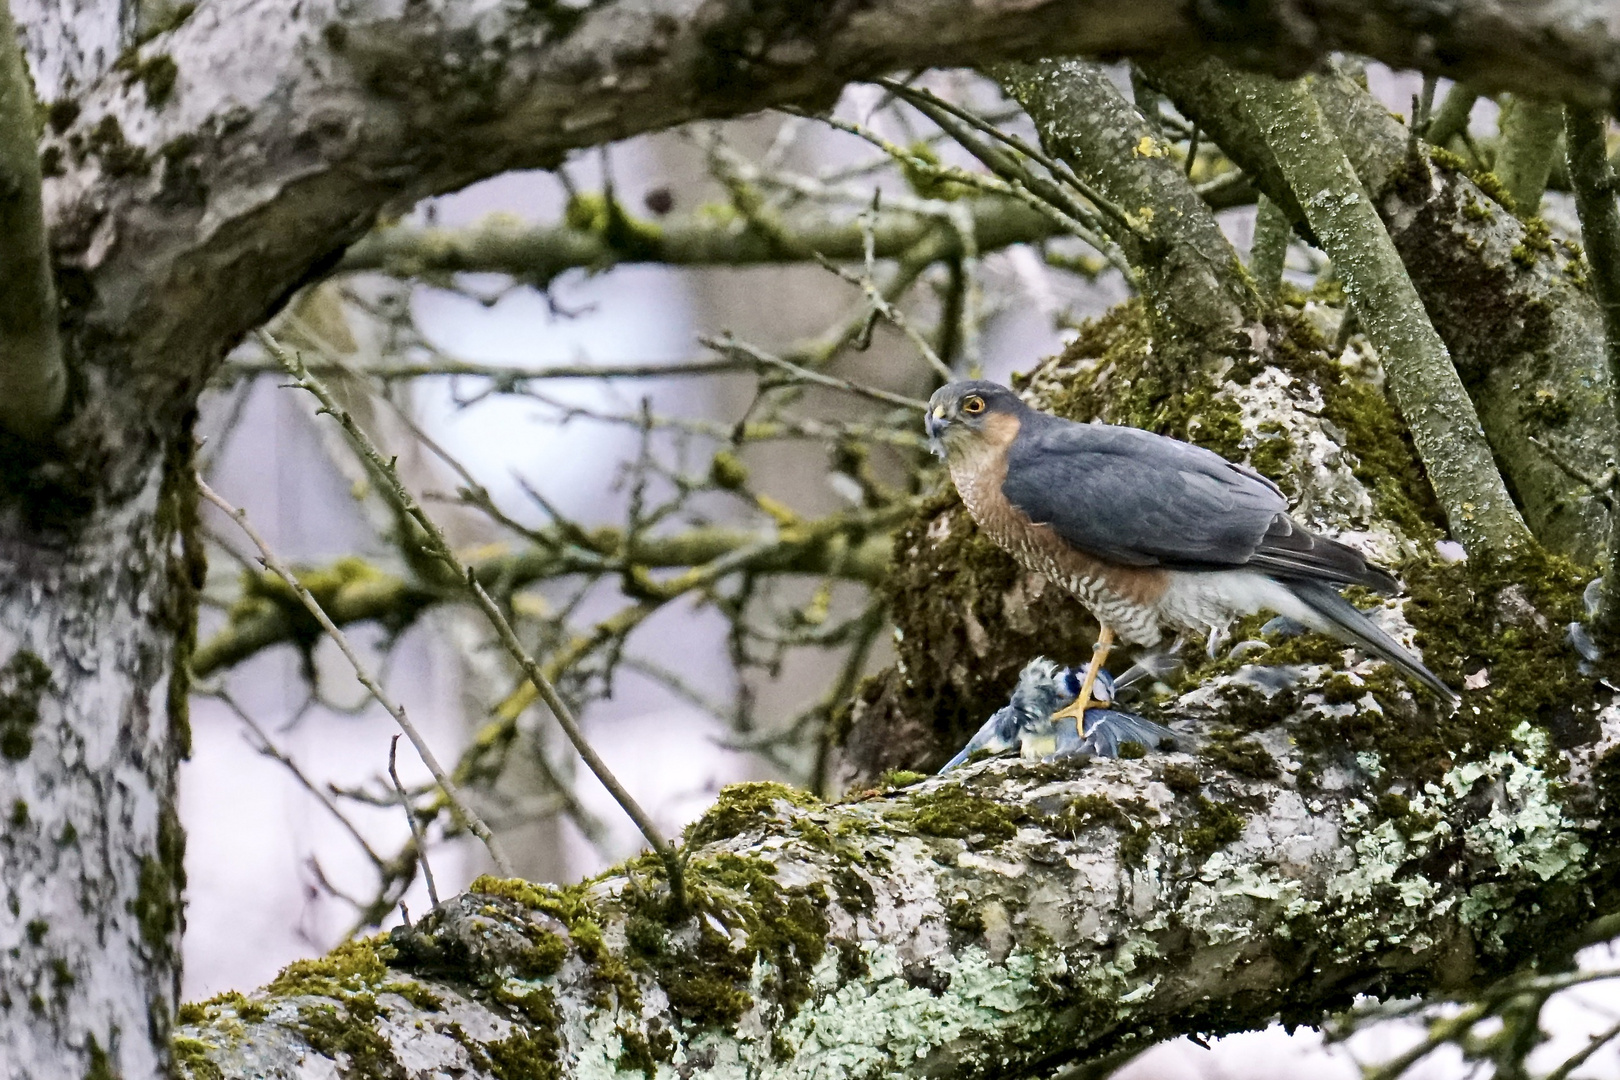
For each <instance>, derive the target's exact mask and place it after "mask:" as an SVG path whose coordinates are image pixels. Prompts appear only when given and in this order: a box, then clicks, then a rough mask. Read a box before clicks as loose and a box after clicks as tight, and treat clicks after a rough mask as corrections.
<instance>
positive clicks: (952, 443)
mask: <svg viewBox="0 0 1620 1080" xmlns="http://www.w3.org/2000/svg"><path fill="white" fill-rule="evenodd" d="M1028 411H1029V406H1028V405H1025V404H1024V403H1023V402H1022V401H1020V400H1019V398H1018V395H1017V394H1015V393H1013V392H1012V391H1011V390H1009V389H1007V388H1006V387H1005V386H1002V385H1001V384H1000V383H996V382H991V381H989V380H988V379H963V380H961V381H959V382H953V383H946V384H945V385H944V386H942V387H940V388H939V389H938V390H935V391H934V396H933V397H931V398H929V399H928V415H927V416H926V417H925V418H924V419H923V427H924V428H925V429H926V430H927V432H928V445H929V448H930V449H932V450H933V451H934V453H936V454H938V455H939V456H940V457H947V456H949V455H950V454H952V453H953V452H955V451H956V450H957V449H959V448H962V447H965V446H968V445H971V444H973V443H976V442H979V441H981V440H982V439H984V438H985V437H986V436H987V435H990V434H991V433H992V432H995V431H996V430H997V428H998V427H999V426H1001V425H1005V424H1006V423H1008V421H1009V420H1010V421H1012V422H1013V423H1015V424H1016V423H1017V421H1018V420H1019V418H1020V417H1021V416H1022V414H1023V413H1025V412H1028ZM1013 430H1014V431H1016V430H1017V428H1016V427H1014V429H1013ZM998 441H999V440H998Z"/></svg>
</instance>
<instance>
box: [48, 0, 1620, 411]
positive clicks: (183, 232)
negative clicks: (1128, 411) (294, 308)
mask: <svg viewBox="0 0 1620 1080" xmlns="http://www.w3.org/2000/svg"><path fill="white" fill-rule="evenodd" d="M30 10H33V9H30ZM771 10H773V11H774V10H775V9H771ZM1605 10H1606V9H1605V8H1604V7H1603V6H1602V5H1600V4H1596V3H1587V4H1577V5H1567V4H1553V3H1550V2H1545V3H1528V4H1520V5H1516V6H1515V7H1514V9H1513V13H1512V17H1511V18H1509V17H1506V16H1503V15H1502V14H1500V12H1499V11H1498V9H1497V8H1495V7H1494V6H1488V5H1482V6H1481V8H1480V9H1479V10H1478V11H1477V12H1475V11H1473V10H1472V9H1471V8H1469V7H1467V6H1463V7H1460V8H1456V9H1454V10H1453V9H1448V10H1447V12H1446V13H1445V15H1444V17H1440V16H1437V15H1433V14H1432V9H1431V8H1430V7H1429V6H1427V5H1423V4H1418V3H1415V2H1412V3H1395V4H1385V5H1380V6H1379V8H1378V9H1377V11H1376V12H1373V13H1369V12H1368V11H1366V10H1365V8H1364V5H1361V4H1359V3H1358V4H1351V3H1348V2H1340V3H1330V4H1320V3H1317V4H1310V5H1306V4H1303V3H1282V4H1272V5H1265V6H1262V7H1256V8H1253V9H1252V10H1251V9H1244V11H1243V12H1242V13H1235V12H1234V11H1231V10H1228V9H1226V8H1221V9H1219V14H1218V15H1210V14H1204V11H1205V9H1203V8H1200V7H1197V6H1193V7H1188V6H1186V5H1184V4H1179V3H1177V4H1170V3H1159V4H1155V3H1150V4H1148V5H1147V6H1146V7H1145V8H1144V6H1143V5H1142V4H1141V3H1132V4H1120V3H1107V4H1089V3H1075V2H1046V3H1037V4H1029V3H1027V2H1024V0H991V2H985V0H885V2H882V3H876V4H865V5H846V4H824V5H815V6H813V7H811V8H806V9H804V11H803V12H802V13H800V14H797V15H795V16H794V17H792V18H786V17H780V18H778V17H767V16H766V15H762V14H760V13H758V12H757V11H756V10H755V9H754V7H753V6H751V5H747V4H741V3H736V2H733V0H660V2H658V3H655V4H651V5H635V4H631V3H628V2H626V0H613V2H607V3H599V4H593V5H590V6H588V7H585V8H582V9H575V8H572V7H567V6H553V5H541V6H538V7H536V6H532V5H529V6H523V5H509V6H499V7H491V6H490V5H487V4H483V3H477V2H473V0H439V2H437V3H422V4H410V5H406V6H404V7H403V8H400V7H399V6H397V5H394V4H390V3H384V2H382V0H364V2H361V3H342V4H340V3H338V2H337V0H308V2H306V3H302V4H299V5H295V6H293V7H292V8H288V6H287V5H285V4H284V3H281V2H279V0H211V2H209V3H206V4H204V5H202V6H200V7H199V8H198V9H197V10H196V12H195V14H192V15H191V16H190V17H189V18H187V19H185V20H184V21H183V22H182V23H180V25H179V26H178V27H176V28H175V29H174V30H172V31H170V32H168V33H166V34H162V35H159V36H158V37H157V38H155V39H154V40H152V41H150V42H148V43H147V44H145V45H143V46H141V47H140V48H139V49H138V50H137V51H136V52H133V53H130V54H128V55H127V57H126V58H125V59H126V61H127V62H125V63H123V64H122V65H121V67H120V70H117V71H113V72H109V73H107V74H105V75H104V76H102V78H101V79H100V81H99V82H97V83H96V84H95V85H94V87H93V88H92V89H91V90H90V91H89V92H88V93H85V94H83V95H82V96H80V97H77V98H76V99H75V101H74V102H73V106H74V108H75V109H76V111H77V117H76V118H75V117H74V116H73V112H74V109H69V108H63V109H59V110H55V111H54V112H53V117H54V119H55V121H56V127H59V128H60V130H59V131H57V130H53V132H52V133H51V134H50V136H49V137H48V139H47V145H46V148H45V152H46V153H47V154H48V155H49V157H50V165H51V169H50V170H49V171H50V172H51V173H53V174H55V175H53V176H51V177H50V178H49V179H48V182H47V185H46V200H47V210H48V219H49V221H50V224H51V233H52V236H53V240H54V243H55V244H56V247H57V252H58V261H59V264H60V265H62V266H64V267H65V268H67V269H68V270H70V271H71V272H72V273H73V274H74V277H75V280H76V282H77V283H80V284H82V286H83V290H84V291H83V295H84V298H85V299H84V303H83V305H82V307H83V311H82V315H83V321H82V323H81V324H79V325H81V326H82V327H83V329H84V331H85V332H88V333H93V334H95V335H96V336H97V339H98V340H107V341H110V342H111V343H121V344H120V348H119V351H122V352H126V353H127V361H126V362H122V363H119V364H117V365H115V369H116V371H117V375H118V379H119V382H120V384H121V385H120V388H119V392H118V393H117V394H114V395H110V396H109V407H111V408H115V409H116V408H118V407H119V403H120V402H127V403H128V404H127V406H126V407H127V408H128V409H130V410H131V413H132V415H133V416H134V417H138V418H148V419H150V420H152V421H156V422H159V423H162V422H164V421H170V420H172V419H173V418H174V417H175V416H177V415H179V414H180V413H182V412H183V410H184V409H185V408H187V407H188V405H189V402H190V400H191V398H192V397H193V395H194V394H195V392H196V389H197V388H198V386H200V384H201V380H202V379H203V377H204V376H205V375H206V373H207V370H208V368H209V366H210V365H211V364H212V363H213V362H215V361H216V360H217V358H218V357H219V356H220V355H221V354H222V353H223V351H224V350H225V349H226V348H227V347H228V346H229V345H230V344H232V343H233V342H234V341H236V340H237V339H238V338H239V337H240V335H241V334H242V333H243V332H244V331H246V330H247V329H248V328H250V327H252V326H254V325H257V324H259V323H261V322H262V321H263V319H264V318H265V316H266V315H267V314H268V313H269V312H270V311H272V310H273V309H274V308H275V307H276V306H277V305H278V304H279V303H280V301H281V300H282V298H283V297H285V296H286V295H287V294H288V293H289V292H290V291H291V290H292V289H293V288H294V287H295V286H296V285H297V284H299V283H300V282H301V281H303V280H305V279H306V278H307V277H308V276H310V275H311V274H312V273H315V272H318V271H319V270H320V269H321V268H322V267H324V266H325V265H326V264H327V263H329V262H330V261H331V260H332V259H333V258H334V257H335V255H336V253H337V252H338V251H340V250H341V249H342V248H343V247H344V246H345V245H347V244H349V243H352V242H353V241H355V240H357V239H359V238H360V236H361V235H363V234H364V233H365V232H366V231H367V230H368V229H369V227H370V226H371V225H372V223H373V222H374V221H375V220H376V218H377V216H378V215H379V214H380V213H384V212H388V211H398V210H402V209H404V208H405V207H407V206H409V205H410V204H411V203H413V202H414V201H415V200H417V199H418V198H420V197H422V196H424V195H427V194H430V193H434V192H440V191H447V190H451V189H454V188H457V187H460V186H463V185H465V184H467V183H469V182H471V181H473V180H476V179H478V178H480V177H482V176H487V175H490V174H493V173H497V172H501V171H505V170H507V169H510V168H518V167H546V166H550V165H555V164H556V163H558V162H559V161H560V160H561V159H562V158H563V156H564V155H565V154H567V153H568V152H569V151H570V150H572V149H575V148H578V147H582V146H590V145H597V144H600V143H604V142H608V141H611V140H614V139H619V138H623V137H626V136H629V135H633V134H636V133H638V132H643V131H648V130H653V129H657V128H662V127H667V126H669V125H672V124H676V123H680V122H682V121H685V120H690V119H694V118H698V117H705V116H727V115H734V114H737V113H741V112H747V111H752V110H756V109H759V108H761V107H764V106H767V105H771V104H776V103H786V102H818V101H828V100H831V98H832V97H833V96H834V95H835V94H836V92H837V90H838V89H839V88H840V87H841V86H842V85H844V84H845V83H846V82H847V81H849V80H850V79H852V78H859V77H866V76H870V75H875V74H880V73H882V72H885V71H890V70H895V69H903V68H916V67H925V66H930V65H948V64H966V63H975V64H977V63H985V62H989V61H993V60H995V59H997V58H999V57H1010V56H1035V55H1040V54H1045V53H1052V52H1060V51H1061V52H1070V53H1073V52H1079V53H1091V54H1120V53H1129V52H1139V53H1154V52H1165V51H1174V50H1178V49H1202V48H1206V47H1211V46H1213V47H1216V48H1231V49H1234V50H1235V51H1236V53H1237V54H1238V56H1239V58H1240V59H1243V60H1245V61H1247V62H1253V63H1257V64H1262V65H1265V66H1268V67H1271V68H1273V69H1275V68H1277V67H1278V66H1279V65H1280V66H1282V67H1284V68H1289V69H1297V68H1298V67H1299V66H1300V65H1303V64H1305V63H1308V62H1311V61H1313V60H1315V59H1317V58H1319V57H1321V56H1323V55H1325V54H1326V53H1327V52H1328V51H1329V50H1332V49H1336V48H1350V49H1353V50H1355V51H1358V52H1362V53H1367V54H1371V55H1374V56H1378V57H1380V58H1382V59H1385V60H1388V61H1389V62H1391V63H1394V64H1396V65H1397V66H1405V65H1417V66H1421V67H1424V68H1425V69H1426V70H1429V71H1431V72H1432V73H1435V74H1445V75H1453V76H1460V77H1473V78H1474V80H1475V82H1476V83H1478V84H1479V85H1481V86H1483V87H1485V88H1487V89H1490V88H1495V87H1496V86H1499V85H1504V84H1506V85H1512V86H1518V87H1522V88H1523V89H1526V90H1534V91H1536V92H1539V93H1544V94H1555V95H1556V94H1564V95H1568V96H1571V97H1574V98H1578V99H1580V100H1584V101H1599V100H1603V99H1604V98H1605V96H1606V93H1607V88H1609V87H1611V86H1613V85H1616V83H1620V78H1616V72H1620V33H1617V32H1616V31H1615V30H1614V29H1613V28H1612V27H1610V26H1609V24H1608V23H1607V22H1606V21H1605V19H1604V17H1603V15H1602V12H1603V11H1605ZM1237 42H1241V43H1242V44H1241V45H1232V44H1230V43H1237ZM64 82H65V80H64ZM131 327H138V328H140V330H139V333H138V334H136V335H135V336H134V338H131V336H130V329H129V328H131ZM160 403H166V404H167V407H166V408H158V407H157V406H158V405H159V404H160ZM88 434H89V433H86V435H87V437H88Z"/></svg>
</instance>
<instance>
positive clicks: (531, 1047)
mask: <svg viewBox="0 0 1620 1080" xmlns="http://www.w3.org/2000/svg"><path fill="white" fill-rule="evenodd" d="M484 1051H485V1054H486V1055H487V1056H488V1059H489V1064H490V1071H491V1072H492V1073H493V1074H494V1075H495V1077H496V1080H553V1078H558V1077H561V1076H562V1075H563V1071H562V1040H561V1039H560V1038H558V1036H557V1034H556V1032H555V1031H554V1030H549V1029H548V1030H546V1031H543V1032H541V1033H538V1034H536V1033H532V1032H527V1031H514V1032H513V1033H512V1034H511V1035H508V1036H507V1037H506V1038H504V1039H502V1040H501V1041H500V1042H494V1043H488V1044H486V1045H485V1047H484Z"/></svg>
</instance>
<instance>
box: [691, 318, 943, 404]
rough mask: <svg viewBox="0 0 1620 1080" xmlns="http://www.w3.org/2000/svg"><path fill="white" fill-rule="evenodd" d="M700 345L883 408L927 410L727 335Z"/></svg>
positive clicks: (705, 339)
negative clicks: (865, 400) (857, 396)
mask: <svg viewBox="0 0 1620 1080" xmlns="http://www.w3.org/2000/svg"><path fill="white" fill-rule="evenodd" d="M698 340H699V341H700V342H701V343H702V344H704V345H706V346H708V347H709V348H711V349H714V350H715V351H716V352H721V353H727V354H729V355H732V356H745V357H748V358H749V359H750V360H753V361H754V362H755V364H756V365H757V366H758V367H761V368H776V369H777V370H779V371H783V372H786V373H787V374H789V375H791V376H793V378H794V380H795V381H797V382H807V383H815V384H816V385H817V386H827V387H831V388H832V389H834V390H843V391H845V392H846V393H850V394H856V395H859V396H860V397H864V398H871V399H872V400H873V401H881V402H882V403H883V404H885V405H894V406H897V407H899V408H902V409H913V410H915V411H917V412H922V411H923V410H924V409H926V408H927V407H928V405H927V402H923V401H918V400H917V399H916V398H908V397H905V396H904V395H901V394H891V393H889V392H888V391H887V390H879V389H877V388H875V387H871V386H862V385H861V384H860V383H856V382H851V381H849V380H848V379H840V378H838V377H837V376H835V375H823V374H822V373H821V372H819V371H811V370H810V369H809V368H804V367H800V366H799V365H798V364H795V363H793V362H792V361H791V360H784V359H782V358H781V357H780V356H772V355H771V354H770V353H768V352H765V351H764V350H763V349H757V348H755V347H754V346H752V345H749V344H747V343H745V342H741V341H738V340H737V339H736V338H734V337H732V336H731V335H730V334H724V335H722V336H720V337H705V338H699V339H698Z"/></svg>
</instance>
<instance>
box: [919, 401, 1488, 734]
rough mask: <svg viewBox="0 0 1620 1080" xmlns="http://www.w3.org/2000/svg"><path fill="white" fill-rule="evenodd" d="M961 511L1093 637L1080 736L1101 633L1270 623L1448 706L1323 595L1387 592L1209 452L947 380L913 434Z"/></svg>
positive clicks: (1431, 681)
mask: <svg viewBox="0 0 1620 1080" xmlns="http://www.w3.org/2000/svg"><path fill="white" fill-rule="evenodd" d="M925 426H926V428H927V432H928V437H929V440H930V443H931V445H932V446H933V448H934V450H935V452H936V453H938V454H940V455H941V456H942V457H944V458H945V461H946V464H947V465H948V467H949V469H950V473H951V479H952V481H953V482H954V483H955V484H956V490H957V491H958V492H959V493H960V494H961V496H962V502H963V503H964V504H966V506H967V509H968V513H969V514H971V515H972V516H973V520H974V521H976V522H978V524H979V527H980V528H981V529H983V530H984V531H985V533H986V534H987V535H988V536H989V537H990V538H991V539H992V540H993V541H995V543H996V544H997V545H999V546H1000V547H1002V548H1003V549H1005V550H1006V551H1007V552H1008V553H1010V554H1011V555H1012V556H1013V558H1014V559H1016V560H1017V561H1018V562H1019V563H1021V564H1022V565H1023V566H1024V567H1026V568H1027V569H1030V570H1034V571H1036V572H1037V573H1040V574H1043V575H1045V576H1046V578H1047V579H1048V580H1050V581H1052V582H1054V583H1056V584H1058V585H1060V586H1061V587H1062V588H1064V589H1066V590H1068V591H1069V592H1070V593H1072V594H1074V596H1075V597H1076V598H1078V599H1079V600H1080V602H1081V603H1082V604H1084V605H1085V606H1086V608H1087V609H1088V610H1090V612H1091V613H1092V615H1094V616H1095V617H1096V619H1097V621H1098V623H1099V624H1100V625H1101V631H1100V633H1099V634H1098V638H1097V647H1096V649H1095V651H1094V653H1093V656H1092V661H1091V665H1090V667H1089V668H1088V669H1087V672H1086V678H1085V681H1084V683H1083V684H1082V686H1081V688H1080V692H1079V695H1078V696H1077V697H1076V699H1075V701H1074V704H1072V705H1070V706H1069V707H1068V708H1067V709H1065V710H1063V711H1062V712H1061V713H1059V714H1058V715H1059V716H1072V717H1073V718H1074V719H1075V721H1076V724H1077V726H1078V727H1079V728H1080V731H1081V734H1084V727H1085V720H1084V715H1085V711H1086V708H1087V707H1088V705H1089V704H1090V699H1091V690H1092V685H1091V684H1092V683H1093V682H1094V681H1095V678H1096V673H1097V672H1098V671H1099V670H1101V667H1102V662H1103V660H1104V659H1105V658H1106V657H1107V655H1108V651H1109V648H1110V646H1112V644H1113V642H1114V639H1115V637H1116V635H1117V636H1118V637H1119V638H1122V639H1124V640H1125V641H1127V642H1130V643H1132V644H1135V645H1141V646H1153V645H1156V644H1158V643H1159V641H1160V639H1161V637H1162V635H1163V627H1164V626H1169V627H1172V628H1174V629H1176V630H1185V631H1191V632H1194V633H1201V632H1219V631H1221V630H1224V629H1225V628H1226V627H1227V626H1228V625H1229V624H1230V623H1231V621H1232V620H1233V619H1234V618H1236V617H1237V616H1240V615H1249V614H1253V613H1254V612H1257V611H1261V610H1269V611H1274V612H1276V613H1277V614H1279V615H1285V616H1287V617H1288V618H1290V619H1294V620H1295V621H1297V622H1300V623H1303V624H1305V625H1306V626H1308V627H1310V628H1311V629H1313V630H1319V631H1322V632H1324V633H1327V634H1331V635H1333V636H1334V637H1337V638H1339V639H1340V640H1342V641H1345V642H1348V643H1350V644H1353V645H1357V646H1359V647H1361V648H1362V649H1365V650H1366V651H1367V652H1369V653H1371V654H1373V655H1374V656H1377V657H1380V658H1381V659H1383V660H1385V661H1387V662H1389V663H1391V664H1393V665H1395V666H1396V667H1397V668H1399V669H1401V670H1402V671H1404V672H1405V673H1406V674H1407V675H1409V676H1411V677H1412V678H1414V679H1416V680H1417V681H1418V682H1420V683H1422V684H1423V685H1425V686H1427V687H1428V688H1429V689H1431V690H1433V691H1434V692H1435V693H1436V694H1438V695H1439V696H1440V697H1441V699H1442V700H1444V701H1446V702H1447V703H1452V702H1455V701H1456V700H1457V696H1456V694H1455V693H1454V692H1453V691H1452V690H1451V688H1450V687H1448V686H1447V685H1446V684H1445V683H1443V682H1441V681H1440V680H1439V678H1437V677H1436V676H1435V675H1434V673H1433V672H1431V671H1430V670H1429V669H1428V668H1426V667H1424V666H1423V663H1422V661H1420V660H1419V659H1418V658H1417V657H1415V656H1413V655H1411V654H1410V653H1408V652H1407V651H1406V650H1405V649H1403V648H1401V646H1400V645H1399V644H1397V643H1396V642H1395V640H1394V639H1393V638H1391V637H1390V636H1389V635H1388V634H1386V633H1385V632H1384V631H1383V630H1380V629H1379V628H1378V627H1377V626H1376V625H1374V624H1373V623H1372V621H1371V620H1369V619H1368V618H1367V617H1366V616H1365V615H1363V614H1361V612H1359V611H1357V610H1356V609H1355V608H1354V607H1352V606H1351V605H1350V603H1349V602H1348V601H1346V600H1345V599H1344V597H1342V596H1340V595H1339V591H1338V590H1339V588H1340V587H1342V586H1345V585H1364V586H1366V587H1367V588H1369V589H1373V590H1375V591H1378V592H1384V593H1392V592H1395V591H1396V590H1397V588H1398V583H1397V582H1396V580H1395V578H1394V577H1392V576H1391V575H1390V574H1389V573H1388V572H1387V571H1385V570H1382V569H1380V568H1379V567H1377V566H1373V565H1371V564H1369V563H1368V562H1367V560H1366V559H1365V558H1363V557H1362V555H1361V554H1360V553H1359V552H1357V551H1356V550H1355V549H1353V548H1350V547H1347V546H1345V545H1344V544H1341V543H1338V542H1337V541H1334V540H1329V539H1328V538H1327V537H1324V536H1317V535H1316V534H1314V533H1312V532H1310V531H1309V530H1307V529H1305V528H1304V527H1302V526H1301V525H1299V524H1298V523H1297V522H1296V521H1294V519H1293V518H1291V517H1289V516H1288V501H1287V500H1286V499H1285V498H1283V494H1282V492H1281V491H1280V490H1278V488H1277V485H1275V484H1273V483H1272V482H1271V481H1269V480H1267V479H1266V478H1265V477H1263V476H1261V475H1260V474H1259V473H1256V472H1254V471H1252V470H1250V469H1246V468H1244V467H1243V466H1241V465H1234V464H1233V463H1232V462H1230V461H1227V460H1226V459H1225V458H1223V457H1221V456H1220V455H1219V454H1216V453H1213V452H1211V451H1209V450H1205V449H1203V448H1202V447H1197V446H1193V445H1191V444H1189V443H1184V442H1181V441H1179V440H1177V439H1171V438H1167V437H1165V436H1163V435H1155V434H1153V433H1152V432H1148V431H1142V430H1139V429H1137V428H1130V427H1120V426H1115V425H1111V424H1080V423H1075V422H1073V421H1070V420H1063V419H1060V418H1058V417H1056V416H1052V415H1050V414H1048V413H1043V412H1039V411H1037V410H1035V409H1032V408H1030V407H1029V406H1028V405H1026V404H1024V402H1023V401H1021V400H1020V399H1019V398H1018V396H1017V395H1016V394H1014V393H1013V392H1012V391H1011V390H1009V389H1008V388H1007V387H1005V386H1002V385H1000V384H999V383H994V382H987V381H984V380H979V379H975V380H968V381H962V382H953V383H950V384H948V385H946V386H942V387H940V388H939V389H938V390H936V391H935V392H934V396H933V397H932V398H931V399H930V400H929V402H928V415H927V417H926V420H925Z"/></svg>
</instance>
